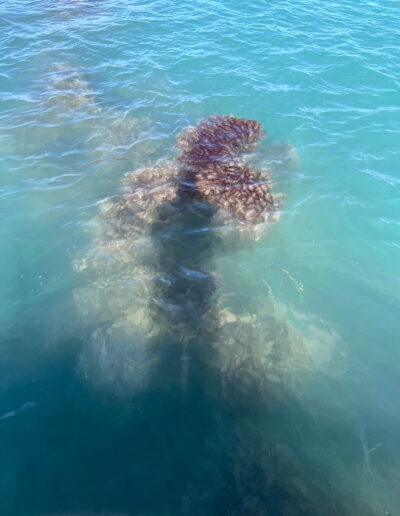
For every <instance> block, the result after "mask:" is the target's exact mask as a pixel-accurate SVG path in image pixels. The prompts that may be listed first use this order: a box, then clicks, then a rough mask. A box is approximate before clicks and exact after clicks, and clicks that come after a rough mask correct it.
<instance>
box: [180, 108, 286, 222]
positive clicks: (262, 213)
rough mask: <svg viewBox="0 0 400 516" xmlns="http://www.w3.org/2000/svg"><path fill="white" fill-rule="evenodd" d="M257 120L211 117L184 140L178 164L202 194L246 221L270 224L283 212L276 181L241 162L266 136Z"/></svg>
mask: <svg viewBox="0 0 400 516" xmlns="http://www.w3.org/2000/svg"><path fill="white" fill-rule="evenodd" d="M265 134H266V133H265V131H264V130H263V128H262V126H261V124H260V123H259V122H257V121H256V120H249V119H247V118H236V117H234V116H231V115H222V116H212V117H209V118H207V119H205V120H203V121H201V122H200V123H199V124H198V125H197V126H196V127H194V128H189V129H187V130H186V131H184V132H183V133H182V134H181V136H180V137H179V140H178V142H179V146H180V148H181V154H180V156H179V163H180V166H181V168H182V171H184V172H186V174H187V175H188V178H190V180H191V183H192V188H193V187H194V188H195V190H196V192H197V194H198V195H199V196H200V197H201V198H202V199H204V200H205V201H207V202H209V203H210V204H212V205H214V206H217V207H219V208H223V209H225V210H227V211H228V212H229V213H230V214H231V215H233V216H235V217H236V218H237V219H239V220H240V221H242V222H249V223H252V224H258V223H261V222H265V220H266V216H267V214H268V213H269V212H274V211H276V210H277V209H278V207H279V202H278V201H277V199H276V198H275V197H274V196H273V195H272V193H271V190H272V187H273V184H272V183H271V182H270V181H269V179H270V177H271V176H263V175H262V174H261V172H260V171H256V170H253V168H252V167H251V166H249V165H246V164H245V163H244V162H243V160H242V159H241V158H240V154H241V153H244V152H246V151H248V150H250V149H251V148H252V146H254V145H255V144H256V143H257V142H258V141H259V140H260V139H261V138H262V137H263V136H264V135H265Z"/></svg>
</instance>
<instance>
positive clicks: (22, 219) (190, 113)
mask: <svg viewBox="0 0 400 516" xmlns="http://www.w3.org/2000/svg"><path fill="white" fill-rule="evenodd" d="M0 10H1V15H2V16H1V18H2V31H1V41H2V49H3V60H2V63H1V65H0V66H1V68H0V81H1V88H0V105H1V112H0V115H1V119H0V125H1V132H0V148H1V153H0V159H1V169H2V174H1V180H0V181H1V183H0V187H1V189H0V196H1V205H0V206H1V221H2V222H1V234H2V246H1V249H0V260H1V268H0V278H1V280H0V281H1V289H0V300H1V301H0V303H1V305H0V308H1V330H0V336H1V347H0V446H1V459H2V460H1V461H0V508H1V510H0V512H1V514H5V515H10V516H13V515H26V516H29V515H56V514H57V515H61V514H63V515H66V514H68V515H71V516H72V515H76V516H77V515H78V514H79V515H83V514H85V515H87V514H90V515H95V514H96V515H97V514H103V515H104V514H109V515H111V514H113V515H116V514H119V515H122V514H124V515H126V514H129V515H139V514H143V515H155V514H162V515H177V514H183V515H187V514H194V515H196V514H199V515H202V514H218V515H220V514H227V515H228V514H229V515H245V514H260V515H264V514H268V515H280V514H282V515H286V514H291V515H293V514H296V515H297V514H307V515H309V514H318V515H319V514H327V515H331V514H351V515H358V514H359V515H369V514H371V515H375V514H376V515H379V514H382V515H383V514H393V515H394V514H399V513H400V495H399V493H400V490H399V484H400V469H399V468H400V443H399V439H398V435H399V432H400V411H399V403H398V400H399V394H400V379H399V378H400V377H399V372H400V365H399V364H400V361H399V359H400V353H399V337H398V335H399V333H400V332H399V330H400V327H399V321H398V319H399V313H400V312H399V310H400V302H399V301H400V299H399V289H400V280H399V277H400V276H399V272H400V270H399V269H400V265H399V264H400V238H399V237H400V218H399V213H400V205H399V191H400V171H399V167H400V151H399V146H398V141H399V131H400V107H399V104H400V102H399V101H400V96H399V86H400V44H399V41H400V39H399V38H400V22H399V7H398V3H397V2H396V1H395V0H384V1H382V2H379V3H378V2H372V1H369V2H359V3H357V2H350V1H347V0H342V1H338V2H332V1H326V0H323V1H318V2H317V1H313V0H300V1H298V2H289V1H281V2H278V1H272V2H265V1H264V2H243V1H236V2H233V1H221V2H214V1H206V2H197V1H195V2H191V3H188V2H170V1H161V0H159V1H150V2H144V1H141V2H127V1H122V2H115V1H112V0H108V1H102V2H95V1H94V0H93V1H89V0H88V1H62V0H59V1H58V2H49V1H41V2H33V1H23V2H22V1H12V0H10V1H8V2H4V3H3V4H2V5H1V7H0ZM215 113H230V114H233V115H235V116H239V117H248V118H252V119H257V120H259V121H260V122H261V123H262V124H263V126H264V128H265V129H266V131H267V132H268V139H267V140H266V141H263V142H262V143H261V144H260V146H259V147H258V149H257V153H256V157H255V159H256V160H257V162H258V163H261V164H262V165H263V166H267V167H268V168H269V169H270V170H271V171H272V172H273V173H274V180H275V181H276V183H277V187H276V190H277V191H279V192H282V193H284V194H286V195H287V198H286V199H285V208H284V209H283V210H282V214H281V218H280V220H279V222H278V223H277V224H274V225H273V226H272V227H271V228H269V230H268V231H267V232H266V233H265V234H264V235H263V236H262V237H261V238H260V239H258V240H257V241H250V240H246V238H238V239H235V238H232V235H229V237H227V239H226V240H224V237H222V239H221V238H220V236H218V235H219V233H218V231H217V229H218V228H217V229H215V228H212V227H206V225H204V224H203V225H201V227H200V229H203V230H207V231H206V232H205V233H204V231H200V230H199V231H197V233H196V232H195V231H193V229H199V228H198V227H197V226H196V227H194V225H193V224H192V223H193V221H191V220H190V219H188V220H184V221H181V226H179V227H177V228H171V227H168V226H167V227H166V226H165V225H164V226H163V225H162V224H161V226H160V228H158V229H157V231H155V233H154V234H153V239H152V243H151V245H156V247H155V249H156V255H157V267H156V272H155V273H154V270H153V276H152V277H150V278H149V277H148V275H147V276H146V275H145V274H144V275H143V278H144V279H143V278H142V276H140V274H141V273H140V272H137V273H136V272H135V273H134V274H133V278H131V280H132V281H136V280H138V279H137V278H139V277H140V278H141V279H140V281H142V279H143V282H144V283H143V284H144V288H150V287H149V285H151V288H153V286H154V285H155V284H156V283H157V281H158V279H159V278H161V279H162V278H163V274H166V273H167V272H168V271H169V270H170V267H171V263H170V261H171V260H172V263H173V264H175V266H177V267H178V268H179V267H181V268H180V269H179V270H180V275H181V277H182V278H184V280H182V281H187V282H189V283H190V282H192V283H190V285H192V284H193V287H191V290H193V291H194V292H196V293H198V297H196V295H193V299H191V302H192V305H193V306H192V308H193V310H194V313H197V312H196V310H198V312H199V313H197V315H196V318H195V319H196V321H197V322H196V323H193V320H192V319H193V318H192V319H191V318H190V317H189V316H188V317H186V316H182V319H181V320H180V318H179V312H178V316H177V315H176V314H175V315H174V316H171V320H173V321H174V324H172V323H171V325H172V326H173V331H170V332H169V333H168V331H167V330H166V329H165V328H168V318H167V323H166V322H165V320H162V318H161V316H160V320H157V317H154V316H153V318H152V319H151V324H152V325H153V326H156V327H158V326H159V327H162V328H164V330H163V331H164V333H160V334H157V335H158V338H159V339H162V340H163V345H164V344H165V346H164V348H163V349H165V353H163V354H162V357H161V359H160V357H159V356H158V358H157V360H158V362H157V364H158V366H157V368H155V369H151V368H150V369H149V370H148V369H147V365H143V364H148V363H152V360H153V354H152V353H153V352H152V351H149V349H148V348H146V347H145V346H144V345H142V344H141V343H142V342H143V341H144V336H143V334H142V333H143V332H144V330H143V329H140V327H139V325H138V324H132V325H130V324H129V318H126V319H124V317H125V315H122V314H126V313H128V312H129V310H131V311H133V312H137V311H138V310H139V308H140V309H142V308H143V306H146V303H148V302H149V298H150V297H151V296H150V294H149V296H147V297H146V296H143V297H141V298H139V297H135V296H134V295H133V296H131V291H130V290H129V288H130V287H129V281H128V279H127V277H126V275H123V274H122V272H121V271H122V269H120V268H118V267H119V266H118V267H117V266H116V268H115V269H113V268H112V267H111V266H110V267H108V268H106V269H104V270H106V272H104V275H103V269H102V268H101V267H100V268H99V269H98V270H96V271H95V272H93V271H91V272H90V273H89V274H84V273H80V272H79V266H77V263H78V261H79V260H80V259H82V256H87V254H88V253H89V254H90V252H91V249H92V247H93V243H92V240H93V231H95V228H96V225H98V218H96V217H97V216H98V213H99V201H101V200H102V199H104V198H106V197H113V196H118V195H119V194H120V191H121V182H120V180H121V179H122V178H123V177H124V174H125V173H126V172H128V171H132V170H136V169H141V168H143V167H149V166H152V165H154V164H155V163H157V162H160V161H159V160H161V163H165V161H166V160H174V159H175V158H176V156H177V149H176V137H177V136H178V134H179V133H180V132H181V131H182V130H183V129H184V128H185V127H187V126H188V125H193V124H195V123H196V122H197V121H198V120H199V119H201V118H203V117H207V116H209V115H210V114H215ZM113 158H125V159H124V160H115V159H113ZM98 160H102V161H98ZM94 161H96V163H92V162H94ZM88 163H89V164H88ZM85 164H87V165H86V166H83V165H85ZM203 223H204V221H203ZM93 228H94V229H93ZM171 235H172V237H171V238H170V236H171ZM196 235H200V236H196ZM204 235H205V236H204ZM221 242H222V243H221ZM144 248H145V249H146V247H144ZM151 249H153V248H151ZM150 254H151V253H149V254H148V256H150ZM171 257H172V258H171ZM117 265H118V264H117ZM131 266H132V270H134V264H131ZM172 266H174V265H172ZM182 267H183V268H182ZM135 270H136V269H135ZM193 270H197V273H196V272H193ZM125 272H126V271H125ZM107 274H109V275H107ZM136 274H137V277H136ZM155 274H156V276H157V278H158V279H154V275H155ZM150 276H151V275H150ZM209 277H210V278H214V279H213V280H212V281H211V279H210V282H209V283H207V281H208V279H207V278H209ZM138 281H139V280H138ZM102 282H103V283H102ZM107 282H109V283H107ZM196 282H198V283H199V285H201V286H199V287H197V283H196ZM205 284H207V285H208V286H207V287H205V286H204V285H205ZM104 285H106V286H104ZM99 292H100V294H99ZM161 292H164V294H163V296H161V298H160V297H159V298H157V299H156V302H157V303H158V305H161V304H162V305H163V307H165V306H167V305H168V306H172V305H173V303H178V305H179V299H180V298H179V294H178V293H177V291H173V290H171V289H169V290H168V289H167V290H164V291H161ZM96 296H99V297H96ZM102 296H103V297H102ZM130 296H131V297H130ZM153 301H154V299H153ZM196 303H197V304H196ZM213 303H215V311H216V312H217V310H218V313H222V312H221V310H222V311H224V310H225V312H223V313H225V314H226V313H227V314H228V315H226V317H227V318H228V319H229V317H234V316H232V314H236V320H235V330H234V331H232V332H231V334H229V335H233V336H232V339H233V341H232V342H233V347H234V348H235V349H234V351H229V352H227V351H225V348H224V347H223V346H225V344H227V342H228V340H229V339H230V338H231V337H229V338H228V337H227V335H228V334H227V333H226V331H227V330H225V329H223V330H221V331H220V332H218V334H217V333H216V334H215V336H214V337H212V338H211V339H210V342H212V346H211V347H212V348H213V352H212V353H213V354H212V358H209V357H208V355H207V357H206V358H204V357H203V354H202V353H203V351H202V350H200V351H199V350H198V349H197V348H196V344H193V342H195V343H197V344H198V345H199V344H201V346H200V347H201V349H202V348H203V347H204V346H205V345H206V344H207V343H205V342H202V340H201V338H198V331H200V330H199V327H200V328H203V327H206V326H207V323H205V322H204V323H202V322H201V315H202V308H199V307H203V305H205V304H206V305H207V307H208V308H210V306H211V309H212V307H213V306H214V305H213ZM129 313H130V312H129ZM238 314H240V317H239V316H238ZM176 319H178V322H177V321H176ZM197 319H199V321H200V322H199V321H198V320H197ZM121 321H122V322H121ZM146 324H147V323H146ZM230 324H233V323H232V322H229V321H228V322H227V324H225V326H224V327H223V328H226V327H229V325H230ZM118 325H120V326H118ZM121 325H123V330H121V328H122V326H121ZM117 329H118V331H117ZM108 330H110V333H107V331H108ZM104 332H105V333H104ZM191 332H192V334H191ZM224 332H225V333H224ZM240 332H242V333H243V335H241V333H240ZM105 335H106V336H105ZM107 339H108V340H107ZM196 339H197V340H196ZM198 341H199V342H198ZM229 342H230V341H229ZM271 342H272V343H275V346H276V348H277V352H278V353H280V357H281V358H280V360H278V362H277V364H278V365H277V368H278V369H276V368H275V369H274V371H273V373H271V371H270V370H269V369H268V367H269V366H265V368H266V369H265V370H264V369H263V365H260V366H259V364H264V362H265V361H263V360H264V358H265V357H267V358H266V359H265V360H266V361H267V362H268V360H269V358H268V357H270V356H271V357H272V354H271V355H269V354H268V353H267V351H266V350H267V349H269V348H268V346H270V344H271ZM157 345H159V343H158V344H157ZM198 347H199V346H198ZM228 347H229V346H228V345H226V348H228ZM231 347H232V346H231ZM239 348H240V349H239ZM157 349H158V351H159V348H157ZM229 349H230V348H229ZM274 349H275V348H274ZM105 350H106V351H105ZM271 360H272V359H271ZM160 361H161V363H162V366H163V367H161V366H160ZM132 363H135V364H136V363H138V364H139V365H140V364H142V365H140V367H139V369H132V368H130V365H131V364H132ZM268 375H269V376H268ZM177 378H178V381H176V382H175V380H176V379H177ZM226 378H228V380H226ZM247 378H250V380H247ZM225 380H226V382H227V383H226V382H225ZM229 381H231V383H229ZM224 386H225V387H224ZM235 386H238V387H237V388H236V387H235Z"/></svg>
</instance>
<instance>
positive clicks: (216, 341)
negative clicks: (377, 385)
mask: <svg viewBox="0 0 400 516" xmlns="http://www.w3.org/2000/svg"><path fill="white" fill-rule="evenodd" d="M263 134H264V132H263V130H262V127H261V125H260V124H259V123H258V122H256V121H251V120H247V119H241V118H236V117H233V116H225V115H224V116H216V117H210V118H207V119H205V120H203V121H201V122H200V123H199V124H198V125H197V126H195V127H193V128H189V129H186V130H185V131H183V133H182V134H181V135H180V137H179V138H178V143H179V150H180V153H179V156H178V159H177V161H166V160H160V161H158V162H157V163H156V164H155V165H154V166H153V167H151V168H144V169H139V170H137V171H134V172H130V173H127V174H125V177H124V178H123V180H122V183H123V186H122V189H121V192H120V193H118V194H117V195H113V196H111V197H110V198H106V199H104V201H102V202H100V203H99V214H98V215H97V216H96V218H95V220H94V221H93V222H92V224H91V225H90V231H91V232H92V241H91V244H90V245H89V247H88V249H87V250H86V251H85V252H83V253H81V254H80V255H79V256H77V257H76V259H75V261H74V268H75V271H76V272H77V273H79V274H80V275H81V278H84V279H83V281H80V283H81V284H83V285H82V286H79V287H78V288H76V289H75V291H74V299H75V303H76V306H77V309H78V312H79V314H80V317H81V319H82V324H83V327H85V328H86V330H85V331H86V335H87V338H85V342H84V344H83V346H82V349H81V351H80V355H79V359H78V366H77V367H78V371H79V373H80V374H81V377H82V378H83V379H84V381H85V382H88V383H89V384H90V385H92V386H93V387H94V388H96V389H101V390H103V391H105V392H111V393H113V395H116V396H118V397H119V398H120V399H121V400H125V401H127V400H131V401H132V403H134V406H135V407H136V410H137V411H138V414H139V415H140V418H142V419H143V420H144V421H146V424H147V425H149V432H150V434H151V435H152V436H155V439H156V441H157V442H158V443H164V445H165V446H166V447H167V448H166V449H168V452H167V451H166V450H164V451H163V454H164V453H166V454H167V456H168V457H169V456H171V460H172V461H173V463H174V464H179V465H180V466H179V468H181V469H180V473H179V475H182V476H180V477H179V480H177V482H178V483H179V486H180V487H179V489H177V490H176V494H177V496H178V498H179V502H174V503H178V508H177V507H176V506H175V509H171V510H170V511H169V509H168V510H166V509H165V508H163V509H160V510H158V509H154V507H153V508H152V510H151V511H150V513H151V514H153V513H154V514H158V513H160V514H161V513H162V514H166V513H168V514H170V513H171V514H172V513H174V514H176V513H179V514H184V515H186V514H191V515H192V514H194V515H196V514H198V515H201V514H232V515H236V514H240V515H254V514H257V515H267V514H285V515H286V514H288V515H289V514H290V515H314V514H315V515H317V514H318V515H331V514H344V513H345V509H344V507H351V508H352V514H359V515H361V514H369V513H370V512H371V511H370V509H369V507H368V504H371V506H372V505H374V504H376V500H372V501H369V500H367V498H368V496H367V493H368V479H366V482H364V485H365V492H364V493H363V498H362V501H361V500H360V499H359V496H355V495H354V492H353V490H352V488H351V485H352V482H353V478H352V477H353V476H354V478H356V477H357V481H358V484H359V485H360V484H362V482H363V481H364V480H365V479H361V480H360V474H361V476H362V472H361V473H360V472H359V471H354V470H353V469H352V468H351V467H349V468H348V469H346V468H343V467H342V466H339V464H338V461H337V453H338V451H337V450H335V449H333V450H332V451H331V452H329V454H328V455H324V457H323V458H322V457H321V456H319V451H318V447H315V448H312V449H310V448H309V447H307V446H306V447H305V448H304V450H303V451H302V452H301V453H300V452H299V451H298V442H297V441H296V440H298V439H299V435H298V434H297V431H296V430H295V428H296V426H297V424H299V422H301V424H302V425H305V426H306V427H308V428H309V431H310V432H311V433H312V432H313V431H314V426H313V420H312V417H311V415H310V414H312V411H313V410H314V409H315V407H316V406H317V405H318V402H319V401H318V393H319V392H320V391H321V390H324V389H325V390H326V391H328V390H329V392H340V391H339V390H338V391H335V388H334V387H333V386H334V385H336V383H337V381H338V380H339V379H340V380H341V381H342V380H344V379H346V375H347V353H346V348H345V346H344V343H343V341H342V339H341V337H340V335H339V334H338V333H337V332H336V331H334V330H333V329H332V328H331V327H330V325H329V324H328V323H326V322H325V321H322V320H320V319H315V318H313V317H312V316H309V315H307V314H297V313H296V312H295V311H291V310H290V308H288V307H284V306H283V305H281V304H280V303H279V302H277V301H276V300H275V298H274V296H273V293H272V291H271V288H270V287H269V285H268V284H266V290H265V295H264V296H260V295H256V296H255V295H254V294H253V293H252V292H251V290H250V291H249V292H247V293H246V291H245V289H243V285H241V284H240V282H238V283H237V291H233V292H232V285H233V287H234V286H235V281H233V282H232V278H230V279H229V278H228V276H229V273H228V274H227V272H226V271H225V266H226V264H227V263H229V260H231V261H234V260H235V250H236V249H237V248H238V246H240V242H243V239H245V241H246V245H252V243H251V242H252V241H254V240H255V239H257V238H259V233H258V232H257V229H258V228H259V227H262V226H269V222H271V219H270V216H271V215H273V218H272V220H274V219H275V220H276V215H278V214H279V212H278V208H279V201H278V200H277V198H276V196H275V195H274V194H273V193H272V191H271V190H272V185H271V183H270V182H269V180H270V174H268V175H267V174H263V173H261V172H257V171H255V170H253V168H252V167H250V165H248V164H247V163H246V162H245V160H244V159H243V158H242V157H241V153H243V152H244V151H250V150H251V149H252V147H253V146H254V145H255V144H256V143H257V142H258V141H259V139H260V138H261V137H262V136H263ZM220 264H221V265H220ZM82 275H83V276H82ZM228 283H229V284H230V287H227V284H228ZM299 292H300V291H299ZM296 321H297V323H299V322H300V324H297V323H296ZM300 328H303V329H300ZM304 328H306V330H305V329H304ZM346 381H347V380H346ZM324 404H325V407H324V411H326V412H328V413H330V412H333V413H334V412H335V410H336V409H337V398H336V397H335V398H332V396H331V397H330V398H328V397H326V398H325V399H324ZM288 407H290V412H291V413H292V416H293V414H296V417H294V416H293V417H294V419H290V420H287V421H285V414H286V409H287V408H288ZM187 416H188V417H187ZM296 418H297V419H296ZM269 421H280V422H281V424H279V425H277V426H276V425H275V424H273V425H271V424H270V423H269ZM329 426H331V421H330V422H329V425H328V426H327V431H331V430H328V428H329ZM199 429H201V431H199ZM332 432H333V433H334V432H335V429H334V430H332ZM168 436H169V437H168ZM165 439H167V440H168V439H169V440H170V441H169V442H172V443H173V444H172V445H170V444H168V445H167V443H166V442H164V440H165ZM316 439H317V436H316ZM295 442H296V445H295V444H294V443H295ZM295 447H296V451H295ZM340 453H341V452H340ZM316 460H318V463H319V468H318V469H317V470H316V473H315V475H313V474H311V473H310V472H312V471H313V464H314V463H315V461H316ZM145 462H146V461H145ZM332 463H335V464H336V465H337V467H338V471H336V472H335V473H332V467H331V464H332ZM343 463H344V464H345V463H346V461H344V462H343ZM138 467H139V466H138ZM321 471H323V472H324V473H323V475H322V474H321ZM324 475H325V477H326V476H330V477H329V478H330V480H329V481H330V484H331V489H333V490H336V491H337V493H336V496H335V497H332V496H331V494H330V493H327V489H326V483H325V480H324ZM152 481H153V480H149V483H150V485H152ZM124 482H125V483H127V484H129V485H130V483H132V482H134V480H132V479H129V478H126V479H125V480H124ZM133 486H134V484H132V489H133V488H134V487H133ZM155 489H157V487H155ZM358 489H359V488H358ZM146 503H148V502H146ZM143 510H144V509H143ZM163 511H164V512H163ZM165 511H166V512H165ZM144 513H146V514H147V512H146V511H144ZM371 513H373V512H371Z"/></svg>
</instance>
